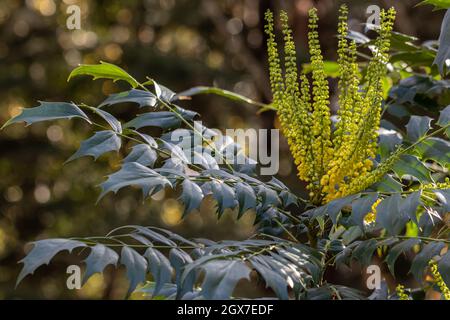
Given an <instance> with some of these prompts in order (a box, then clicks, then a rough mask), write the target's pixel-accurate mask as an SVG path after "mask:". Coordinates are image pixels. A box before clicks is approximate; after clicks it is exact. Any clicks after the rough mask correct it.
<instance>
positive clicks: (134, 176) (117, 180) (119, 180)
mask: <svg viewBox="0 0 450 320" xmlns="http://www.w3.org/2000/svg"><path fill="white" fill-rule="evenodd" d="M131 185H137V186H139V187H140V188H141V189H142V193H143V196H144V198H145V197H147V196H149V195H151V194H153V193H155V192H158V191H159V190H161V189H162V188H164V187H166V186H171V183H170V182H169V180H167V178H165V177H163V176H161V175H160V174H159V173H157V172H156V171H154V170H152V169H150V168H147V167H144V166H143V165H141V164H139V163H137V162H127V163H125V164H124V165H123V166H122V168H121V169H120V170H119V171H117V172H115V173H113V174H111V175H110V176H108V180H106V181H105V182H103V183H102V184H101V187H102V193H101V194H100V196H99V199H101V198H102V197H103V196H104V195H105V194H107V193H108V192H110V191H112V192H114V193H116V192H117V191H118V190H119V189H121V188H123V187H127V186H131Z"/></svg>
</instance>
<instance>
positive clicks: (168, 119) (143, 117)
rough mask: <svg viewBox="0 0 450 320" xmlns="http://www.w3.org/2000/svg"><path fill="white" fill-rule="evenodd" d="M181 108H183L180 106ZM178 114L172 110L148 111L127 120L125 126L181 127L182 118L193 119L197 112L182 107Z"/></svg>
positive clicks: (137, 127)
mask: <svg viewBox="0 0 450 320" xmlns="http://www.w3.org/2000/svg"><path fill="white" fill-rule="evenodd" d="M180 109H181V108H180ZM179 115H180V116H177V115H176V114H175V113H173V112H171V111H158V112H148V113H144V114H140V115H138V116H137V117H136V118H134V119H132V120H131V121H129V122H127V123H126V124H125V125H124V128H135V129H140V128H143V127H160V128H163V129H169V128H175V127H179V126H180V125H181V123H182V121H181V118H180V117H182V118H183V119H185V120H188V121H192V120H193V119H194V117H195V116H196V115H197V113H196V112H192V111H188V110H184V109H181V112H180V113H179Z"/></svg>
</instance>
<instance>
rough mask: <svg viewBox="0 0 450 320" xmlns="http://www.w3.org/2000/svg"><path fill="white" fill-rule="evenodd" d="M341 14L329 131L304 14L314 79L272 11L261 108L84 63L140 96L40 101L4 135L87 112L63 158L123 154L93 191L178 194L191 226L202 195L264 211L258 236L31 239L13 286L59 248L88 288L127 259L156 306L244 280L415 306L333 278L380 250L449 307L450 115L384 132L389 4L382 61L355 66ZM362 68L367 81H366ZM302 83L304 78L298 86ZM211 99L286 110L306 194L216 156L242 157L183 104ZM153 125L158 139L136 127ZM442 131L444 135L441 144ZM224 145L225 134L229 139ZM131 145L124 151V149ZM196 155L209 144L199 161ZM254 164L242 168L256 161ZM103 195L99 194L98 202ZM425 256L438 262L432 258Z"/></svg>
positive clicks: (284, 291) (118, 232) (123, 230)
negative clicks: (125, 110) (280, 44)
mask: <svg viewBox="0 0 450 320" xmlns="http://www.w3.org/2000/svg"><path fill="white" fill-rule="evenodd" d="M347 14H348V13H347V8H346V7H345V6H342V7H341V9H340V18H339V26H338V65H339V73H340V78H339V82H338V89H339V109H338V111H337V116H338V121H337V123H335V124H334V123H333V121H332V117H331V111H330V102H329V100H330V99H329V95H330V94H329V86H328V79H327V75H326V73H325V69H324V60H323V57H322V53H321V49H320V45H319V37H318V31H317V23H318V17H317V11H316V9H311V10H310V12H309V23H310V31H309V34H308V38H309V41H308V43H309V50H310V56H311V65H310V70H311V74H307V73H305V72H303V73H302V74H300V75H299V74H298V71H297V63H296V50H295V44H294V41H293V33H292V31H291V30H290V28H289V26H288V15H287V13H286V12H281V14H280V19H281V25H282V33H283V36H284V68H282V67H281V64H282V63H281V58H280V56H279V53H278V48H277V44H276V41H275V32H274V27H273V20H274V19H273V14H272V13H271V12H270V11H268V12H267V13H266V20H267V25H266V27H265V31H266V33H267V36H268V40H267V44H268V53H269V54H268V56H269V69H270V70H269V71H270V82H271V86H272V90H273V103H272V104H271V105H265V104H261V103H258V102H255V101H253V100H251V99H248V98H245V97H242V96H240V95H238V94H235V93H232V92H229V91H226V90H221V89H218V88H208V87H195V88H191V89H189V90H187V91H184V92H181V93H178V94H177V93H175V92H173V91H171V90H170V89H168V88H166V87H164V86H162V85H160V84H158V83H157V82H155V81H154V80H152V79H151V78H147V81H145V82H139V81H138V80H136V79H135V78H134V77H133V76H131V75H130V74H128V73H127V72H126V71H125V70H123V69H121V68H119V67H118V66H115V65H112V64H108V63H104V62H102V63H100V64H96V65H81V66H79V67H77V68H76V69H74V70H73V71H72V73H71V74H70V76H69V78H72V77H75V76H82V75H90V76H93V77H94V79H97V78H106V79H112V80H114V81H119V80H120V81H124V82H126V83H127V84H128V85H129V86H130V87H131V88H130V89H129V90H127V91H123V92H120V93H117V94H112V95H110V96H109V97H108V98H107V99H106V100H104V101H103V102H101V103H100V104H99V105H97V106H89V105H86V104H84V103H78V104H76V103H67V102H40V104H39V106H37V107H34V108H25V109H23V110H22V113H21V114H19V115H17V116H16V117H13V118H12V119H10V120H9V121H8V122H7V123H6V124H4V126H3V127H7V126H9V125H12V124H14V123H17V122H26V123H27V124H33V123H36V122H42V121H49V120H57V119H72V118H78V119H82V120H84V121H85V122H86V123H88V124H89V125H90V126H91V127H92V128H93V129H99V130H96V131H95V132H94V134H93V135H92V136H91V137H90V138H88V139H86V140H85V141H83V142H82V143H81V145H80V148H79V149H78V151H77V152H75V154H73V155H72V156H71V157H70V158H69V161H71V160H75V159H77V158H80V157H82V156H92V157H94V158H95V159H97V158H98V157H100V156H102V155H103V154H104V153H107V152H111V151H116V152H117V151H119V150H120V151H122V152H124V153H125V154H126V156H125V157H124V158H123V159H122V162H121V166H120V169H118V171H116V172H114V173H112V174H110V175H109V176H108V178H107V180H106V181H104V182H103V183H101V185H100V186H101V188H102V190H101V193H100V198H102V197H103V196H105V195H106V194H107V193H109V192H113V193H116V192H117V191H118V190H119V189H122V188H124V187H128V186H131V185H137V186H139V187H140V188H141V190H142V192H143V196H144V198H148V197H150V196H151V195H153V194H154V193H156V192H158V191H159V190H162V189H166V188H171V189H173V190H174V191H175V192H178V193H179V200H180V202H182V203H183V204H184V214H183V217H184V216H186V215H188V214H191V212H193V211H195V210H196V209H198V208H199V207H200V205H201V203H202V201H203V199H204V198H205V197H211V198H212V199H214V200H215V204H216V212H217V216H218V218H220V217H221V216H222V215H223V213H224V212H225V211H226V210H228V211H231V212H235V213H237V218H240V217H242V216H243V215H244V214H246V213H247V212H252V211H254V212H255V225H256V234H255V235H254V236H252V237H251V238H249V239H247V240H242V241H217V242H215V241H211V240H206V239H186V238H184V237H182V236H180V235H178V234H175V233H173V232H171V231H170V230H165V229H161V228H157V227H154V226H146V227H145V226H136V225H131V226H122V227H118V228H116V229H114V230H112V231H111V232H110V233H108V234H107V235H105V236H97V237H86V238H77V237H73V238H70V239H64V238H56V239H43V240H39V241H36V242H34V243H33V247H32V249H31V250H30V251H29V252H28V254H27V255H26V256H25V258H24V259H23V260H21V261H20V262H21V263H23V268H22V271H21V272H20V274H19V276H18V280H17V283H19V282H20V281H22V279H24V278H25V277H26V276H27V275H29V274H32V273H33V272H34V271H35V270H36V269H37V268H38V267H40V266H41V265H44V264H48V263H49V261H50V260H52V259H53V258H54V257H55V256H56V254H57V253H59V252H61V251H69V252H72V251H78V252H80V253H82V252H83V253H84V254H85V256H86V259H85V260H84V263H85V264H86V270H85V273H84V278H83V283H85V282H86V281H88V279H89V278H90V277H91V276H92V275H93V274H95V273H97V272H103V270H104V269H105V268H106V266H108V265H114V266H116V267H117V266H119V265H123V266H124V267H125V269H126V275H127V278H128V279H129V283H130V285H129V288H128V292H127V294H128V295H130V294H131V293H133V292H134V291H136V290H138V291H140V292H143V293H144V294H145V295H146V296H148V297H149V298H161V297H164V298H167V299H198V298H204V299H226V298H239V297H236V296H234V288H235V287H236V285H237V283H238V282H239V281H240V280H241V279H243V280H245V279H246V280H248V281H252V280H253V277H251V274H257V275H258V276H259V277H260V278H262V279H263V280H264V282H265V284H266V286H267V287H270V289H271V290H272V292H273V294H274V295H276V297H277V298H279V299H366V298H368V299H391V298H392V299H402V300H403V299H404V300H406V299H414V298H415V297H416V289H414V290H413V289H410V288H408V289H405V288H404V287H403V286H398V287H397V289H396V290H395V288H392V289H394V290H391V291H389V288H388V287H387V284H386V283H385V282H384V283H383V286H382V288H381V289H380V290H375V291H374V292H373V293H372V294H371V295H370V296H367V294H366V293H364V292H360V291H359V290H356V289H355V288H351V287H346V286H343V285H335V284H332V283H329V282H328V281H327V278H326V272H327V271H328V269H329V268H330V267H332V266H336V265H339V266H341V265H351V264H352V262H353V261H357V262H358V263H360V265H361V266H367V265H370V264H372V263H373V261H372V260H373V257H374V256H375V255H377V256H378V259H379V261H382V263H385V264H386V265H387V267H388V269H389V271H390V273H391V274H392V275H393V276H394V278H395V262H396V261H397V259H398V258H399V257H400V255H402V254H406V253H410V252H413V253H415V255H414V258H413V260H412V261H411V268H410V273H411V274H412V275H413V276H414V277H415V279H416V280H417V282H418V283H419V284H420V285H421V288H420V289H419V291H420V290H421V291H424V290H425V288H426V286H425V285H424V275H425V273H426V271H431V273H432V275H433V283H434V284H435V287H438V288H439V290H440V292H441V294H442V297H444V298H448V295H449V293H448V287H449V285H450V271H449V270H450V251H448V247H449V245H450V214H449V213H450V180H449V179H448V170H449V169H450V142H449V141H448V137H449V136H450V129H449V128H450V106H447V107H446V108H444V109H443V110H441V112H440V116H439V119H437V121H436V122H434V123H433V126H436V127H438V128H436V129H434V130H432V126H431V122H432V119H431V118H429V117H425V116H417V115H412V116H411V117H410V119H409V122H408V124H407V125H406V130H405V131H406V132H400V131H396V130H394V129H392V128H393V127H394V128H395V126H393V125H391V126H390V129H389V130H388V129H387V128H385V127H383V126H382V125H381V120H380V119H381V114H382V107H383V92H382V79H383V77H384V75H385V73H386V64H387V63H388V62H389V48H390V37H391V32H392V28H393V22H394V16H395V11H394V10H393V9H389V10H387V11H382V13H381V24H380V26H379V28H378V30H377V31H378V37H377V38H376V39H375V41H373V42H372V45H371V48H372V52H373V58H372V59H371V60H370V62H369V63H368V64H367V67H366V72H361V71H360V68H359V65H358V61H357V55H358V53H357V50H358V47H357V44H356V43H355V41H351V40H349V39H348V35H349V30H348V25H347ZM363 74H364V76H363ZM298 80H300V84H299V82H298ZM203 93H206V94H207V93H213V94H219V95H222V96H225V97H227V98H231V99H233V100H237V101H242V102H245V103H250V104H254V105H257V106H259V107H261V108H262V109H264V110H268V109H274V110H276V111H277V114H278V117H279V119H280V123H281V126H282V129H283V133H284V135H285V136H286V138H287V140H288V143H289V146H290V149H291V151H292V155H293V158H294V159H295V163H296V165H297V167H298V176H299V178H300V179H302V180H304V181H306V182H307V184H308V192H309V193H310V200H305V199H301V198H300V197H298V196H296V195H294V194H293V193H292V192H291V191H290V190H289V188H288V187H287V186H286V185H284V184H283V183H282V182H281V181H280V180H278V179H276V178H275V177H272V178H271V180H270V181H265V180H264V179H262V178H260V177H258V175H257V174H256V171H255V169H256V164H255V163H254V162H251V161H247V162H246V163H245V164H240V163H235V162H231V163H230V162H226V161H225V162H224V163H219V162H218V161H216V158H213V157H211V156H207V155H208V154H210V155H217V156H219V159H220V158H221V157H222V156H223V155H226V154H228V153H229V152H231V153H232V154H234V155H237V154H238V153H239V154H242V148H240V146H238V145H236V144H235V143H234V141H233V140H232V139H231V138H230V139H231V140H230V139H221V140H218V141H215V140H214V139H213V137H214V134H215V132H214V131H213V130H210V129H209V128H207V127H203V126H202V127H196V126H195V124H194V118H196V117H198V116H199V115H198V114H197V113H195V112H192V111H190V110H187V109H184V108H181V107H180V106H178V105H177V103H178V100H180V99H182V98H183V97H189V96H192V95H196V94H203ZM123 103H135V104H137V105H138V106H139V111H141V110H145V112H142V113H137V114H135V116H134V117H133V118H132V119H131V120H130V121H128V122H123V121H122V120H121V119H120V118H117V117H116V116H114V114H113V111H111V112H112V113H110V112H108V111H106V110H105V109H106V108H111V109H114V108H115V107H116V106H117V105H121V104H123ZM147 127H158V128H160V131H161V132H160V133H159V134H153V135H149V134H146V133H145V132H143V131H142V129H143V128H147ZM180 130H184V132H187V133H188V135H189V136H190V137H194V136H196V137H200V141H197V144H196V140H195V139H194V145H192V146H191V149H190V150H188V152H189V155H190V156H192V155H196V156H197V157H200V159H201V163H192V162H191V161H190V160H189V159H188V158H189V157H186V154H184V153H183V150H182V149H181V148H180V146H179V145H178V144H177V142H176V141H175V142H174V141H172V140H171V139H169V138H170V137H171V134H173V133H180ZM445 136H446V137H447V138H445ZM225 138H226V137H225ZM124 142H127V143H129V144H131V146H132V148H131V150H124V148H123V144H124ZM202 151H209V152H207V153H205V155H203V152H202ZM247 160H249V159H247ZM100 198H99V199H100ZM429 261H433V262H432V264H431V265H429Z"/></svg>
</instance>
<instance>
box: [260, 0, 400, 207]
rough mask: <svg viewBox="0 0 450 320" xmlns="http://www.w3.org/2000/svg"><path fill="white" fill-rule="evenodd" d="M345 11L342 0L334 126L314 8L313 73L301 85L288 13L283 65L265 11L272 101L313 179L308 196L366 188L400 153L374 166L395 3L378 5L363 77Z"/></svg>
mask: <svg viewBox="0 0 450 320" xmlns="http://www.w3.org/2000/svg"><path fill="white" fill-rule="evenodd" d="M347 14H348V10H347V7H346V6H345V5H343V6H342V7H341V9H340V17H339V27H338V33H339V43H338V56H339V58H338V64H339V74H340V79H339V86H338V87H339V110H338V117H339V120H338V122H337V124H336V128H335V130H334V131H333V130H332V121H331V113H330V102H329V86H328V80H327V77H326V74H325V71H324V61H323V56H322V52H321V49H320V44H319V35H318V31H317V23H318V16H317V10H316V9H315V8H313V9H311V10H310V11H309V29H310V31H309V33H308V39H309V41H308V43H309V53H310V57H311V70H312V72H311V73H312V74H311V80H309V79H308V77H307V75H306V74H302V75H300V81H301V83H300V85H298V83H297V81H298V78H299V77H298V74H297V64H296V51H295V44H294V42H293V38H292V31H291V29H290V28H289V25H288V16H287V13H286V12H281V14H280V19H281V24H282V29H283V35H284V72H283V70H282V67H281V62H280V57H279V53H278V48H277V44H276V41H275V35H274V32H273V14H272V12H270V11H268V12H267V13H266V21H267V25H266V33H267V35H268V40H267V47H268V56H269V66H270V68H269V69H270V81H271V87H272V92H273V104H274V106H275V107H276V109H277V113H278V116H279V119H280V123H281V126H282V129H283V132H284V135H285V136H286V138H287V140H288V143H289V146H290V149H291V152H292V154H293V157H294V159H295V163H296V165H297V169H298V176H299V178H300V179H301V180H304V181H306V182H307V183H308V189H309V190H310V196H311V198H312V201H313V202H314V203H316V204H320V203H326V202H329V201H330V200H333V199H336V198H340V197H343V196H347V195H349V194H354V193H357V192H359V191H362V190H364V189H366V188H367V187H369V186H370V185H372V184H374V183H375V182H377V181H379V180H380V179H381V178H382V177H383V176H384V175H385V174H386V173H387V172H388V171H389V170H390V169H391V168H392V166H393V164H394V162H395V160H396V159H397V158H398V152H395V153H394V154H393V155H392V156H391V157H390V158H389V159H386V160H385V161H384V162H383V163H380V164H379V165H378V166H377V167H376V168H374V164H373V162H374V160H375V158H376V152H377V148H378V144H377V139H378V130H379V128H380V118H381V108H382V102H383V90H382V80H383V78H384V76H385V74H386V64H387V62H388V60H389V59H388V51H389V46H390V35H391V32H392V27H393V23H394V18H395V10H394V9H393V8H391V9H389V10H388V11H384V10H383V11H382V12H381V19H380V22H381V24H380V29H379V36H378V38H377V39H376V41H375V44H374V45H375V48H376V49H375V50H374V51H375V55H374V57H373V58H372V60H371V61H370V63H369V65H368V68H367V73H366V75H365V76H364V79H362V78H363V77H362V75H361V74H360V72H359V67H358V64H357V61H356V57H357V48H356V43H355V41H354V40H352V41H349V40H348V39H347V36H348V25H347ZM283 73H284V76H283ZM362 80H363V81H362ZM362 82H364V85H361V83H362Z"/></svg>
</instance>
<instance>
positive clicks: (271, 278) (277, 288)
mask: <svg viewBox="0 0 450 320" xmlns="http://www.w3.org/2000/svg"><path fill="white" fill-rule="evenodd" d="M250 262H251V264H252V266H253V267H254V268H255V269H256V271H258V273H259V275H260V276H261V277H262V278H263V279H264V281H265V282H266V287H270V288H272V290H273V291H274V292H275V294H276V295H277V297H278V298H279V299H281V300H288V299H289V295H288V291H287V283H286V280H285V279H284V278H283V277H282V276H281V275H279V274H278V273H276V272H275V271H273V270H272V269H271V268H270V267H269V266H267V265H266V264H265V263H264V261H261V259H260V257H252V258H250Z"/></svg>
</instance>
